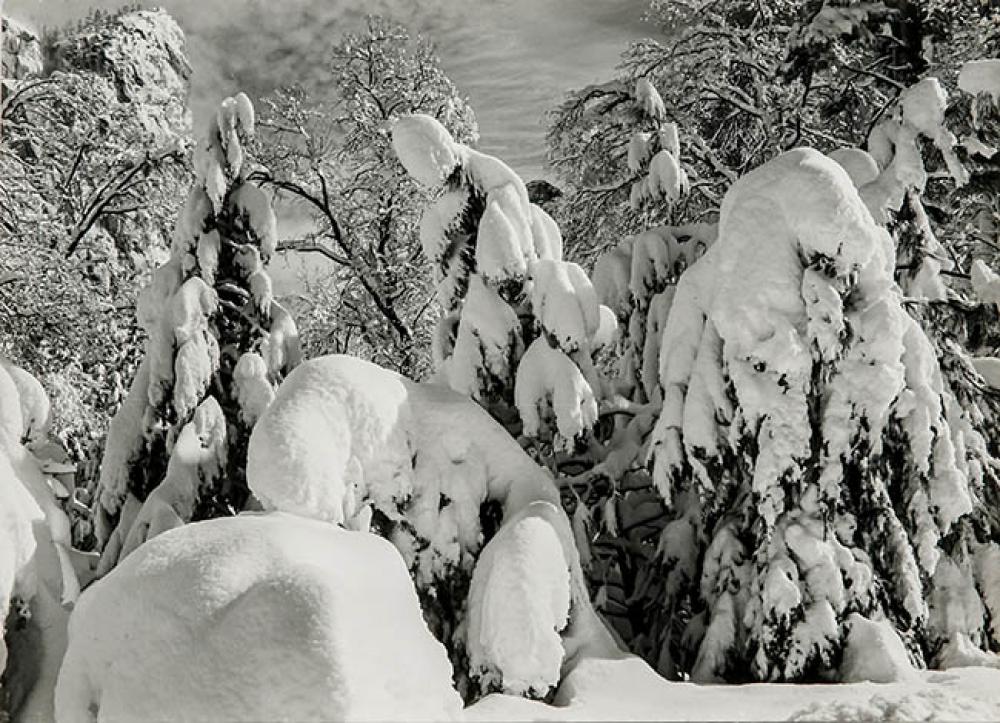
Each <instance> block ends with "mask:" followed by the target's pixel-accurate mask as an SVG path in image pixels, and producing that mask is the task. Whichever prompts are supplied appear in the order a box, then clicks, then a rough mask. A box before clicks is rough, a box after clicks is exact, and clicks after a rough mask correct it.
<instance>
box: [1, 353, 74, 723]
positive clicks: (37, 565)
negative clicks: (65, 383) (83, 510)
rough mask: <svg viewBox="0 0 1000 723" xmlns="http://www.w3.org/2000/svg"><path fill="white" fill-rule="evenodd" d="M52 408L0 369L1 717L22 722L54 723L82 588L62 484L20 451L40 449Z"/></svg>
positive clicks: (24, 378) (24, 379)
mask: <svg viewBox="0 0 1000 723" xmlns="http://www.w3.org/2000/svg"><path fill="white" fill-rule="evenodd" d="M15 379H16V381H15ZM19 388H20V389H21V390H24V391H25V397H26V398H24V399H22V398H21V395H20V394H19V391H18V390H19ZM47 406H48V400H47V399H46V398H45V395H44V392H43V391H41V388H40V385H39V383H38V381H37V380H35V379H34V378H33V377H30V375H27V373H26V372H23V371H22V372H21V373H20V374H18V375H17V377H16V378H15V377H12V375H11V373H10V372H9V371H8V370H7V368H6V367H5V365H0V621H3V623H4V635H3V637H2V638H0V675H2V678H0V717H5V715H6V714H12V715H14V716H15V719H18V718H21V719H24V720H36V719H37V720H49V719H51V718H52V687H53V685H54V684H55V675H56V672H57V671H58V666H59V662H60V660H61V658H62V653H63V650H64V643H65V641H64V631H65V626H66V620H67V618H68V615H69V612H68V608H69V607H70V606H72V604H73V602H74V601H75V600H76V597H77V595H78V594H79V591H80V583H81V580H80V579H78V577H77V571H76V569H75V567H74V565H75V563H76V562H77V559H75V558H76V557H77V556H76V555H74V554H73V552H72V550H71V540H70V523H69V519H68V518H67V516H66V514H65V513H64V511H63V509H62V507H61V506H60V504H59V501H58V500H57V496H56V491H55V488H56V487H58V483H56V482H55V481H54V480H53V479H52V478H50V477H48V476H47V475H46V474H45V473H44V472H43V461H42V460H39V459H38V458H37V457H36V456H35V455H34V454H33V453H32V451H31V450H29V449H28V447H26V446H25V445H24V444H22V440H24V439H31V440H32V441H33V442H34V443H35V444H34V446H35V447H36V448H37V447H38V446H39V443H40V442H41V439H40V438H38V437H34V438H32V437H31V436H30V434H29V433H30V432H32V431H33V430H36V429H37V428H36V427H35V426H34V423H35V421H36V420H37V418H38V417H37V415H36V412H37V411H39V410H41V409H45V408H47ZM22 409H26V410H29V414H28V415H25V416H24V417H22V415H21V410H22ZM8 646H9V647H8Z"/></svg>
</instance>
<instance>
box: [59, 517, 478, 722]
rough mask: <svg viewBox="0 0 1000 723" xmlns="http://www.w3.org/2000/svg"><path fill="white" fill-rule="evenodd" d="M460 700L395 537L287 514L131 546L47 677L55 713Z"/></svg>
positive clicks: (412, 714) (436, 708) (95, 593)
mask: <svg viewBox="0 0 1000 723" xmlns="http://www.w3.org/2000/svg"><path fill="white" fill-rule="evenodd" d="M460 711H461V701H460V699H459V697H458V694H457V693H456V692H455V691H454V690H453V689H452V687H451V667H450V665H449V663H448V659H447V657H446V655H445V651H444V648H443V647H442V646H441V645H440V643H438V642H437V641H435V640H434V638H433V637H432V636H431V635H430V633H429V632H428V630H427V627H426V626H425V624H424V621H423V618H422V617H421V613H420V607H419V605H418V602H417V596H416V592H415V591H414V588H413V584H412V583H411V582H410V579H409V577H408V575H407V572H406V567H405V565H404V564H403V560H402V558H401V557H400V556H399V554H398V553H397V552H396V550H395V549H394V548H393V547H392V545H390V544H389V543H388V542H386V541H384V540H382V539H381V538H379V537H376V536H375V535H369V534H365V533H359V532H350V531H347V530H343V529H341V528H338V527H335V526H333V525H330V524H328V523H324V522H320V521H316V520H307V519H303V518H299V517H294V516H291V515H286V514H283V513H273V514H267V515H247V514H244V515H240V516H238V517H232V518H224V519H216V520H211V521H207V522H200V523H195V524H191V525H186V526H184V527H181V528H178V529H175V530H171V531H169V532H167V533H164V534H163V535H160V536H158V537H156V538H155V539H153V540H150V541H149V542H147V543H146V544H144V545H142V546H141V547H140V548H139V549H138V550H137V551H136V552H135V553H134V554H132V555H131V556H129V557H128V558H127V559H126V560H125V561H124V562H123V563H122V564H121V565H119V566H118V567H117V568H116V569H115V570H114V571H113V572H112V573H111V574H109V575H108V576H107V577H105V578H103V579H101V580H100V581H99V582H97V583H96V584H94V585H93V586H92V587H90V588H89V589H88V590H87V591H86V592H85V593H84V594H83V595H82V596H81V598H80V600H79V602H78V604H77V606H76V608H75V610H74V612H73V615H72V617H71V619H70V625H69V646H68V650H67V653H66V657H65V660H64V662H63V666H62V670H61V671H60V674H59V681H58V683H57V685H56V719H57V720H58V721H60V722H61V723H71V722H75V721H93V720H98V721H110V720H122V719H128V720H154V719H155V720H164V719H167V720H206V721H207V720H211V721H235V720H295V721H308V720H314V721H318V720H324V721H326V720H359V719H366V720H390V719H400V720H403V719H405V720H428V719H431V720H445V719H452V718H455V717H457V716H458V715H459V714H460ZM95 713H96V714H95Z"/></svg>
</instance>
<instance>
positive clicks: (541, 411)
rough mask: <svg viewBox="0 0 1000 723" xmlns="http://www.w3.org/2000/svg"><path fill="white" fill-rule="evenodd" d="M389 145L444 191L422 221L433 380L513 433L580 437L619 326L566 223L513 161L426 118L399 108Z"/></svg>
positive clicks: (568, 445) (593, 410)
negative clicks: (532, 192) (564, 229)
mask: <svg viewBox="0 0 1000 723" xmlns="http://www.w3.org/2000/svg"><path fill="white" fill-rule="evenodd" d="M393 147H394V148H395V150H396V154H397V156H398V157H399V159H400V161H401V162H402V163H403V166H404V167H405V168H406V169H407V171H408V172H409V173H410V175H411V176H412V177H413V178H414V179H416V180H417V181H419V182H420V183H422V184H423V185H424V186H427V187H428V188H431V189H438V188H439V189H442V193H441V195H440V196H439V198H438V199H437V200H436V201H435V202H434V204H433V205H431V206H430V207H429V208H428V209H427V211H426V212H425V213H424V216H423V218H422V220H421V227H420V239H421V245H422V246H423V250H424V254H425V256H426V257H427V259H428V260H429V261H430V262H431V263H432V264H433V266H434V271H435V281H436V291H437V297H438V302H439V303H440V305H441V307H442V309H443V310H444V316H443V317H442V318H441V320H440V321H439V323H438V328H437V331H436V335H435V344H434V355H435V362H436V364H437V367H438V378H439V379H440V380H442V381H444V382H446V383H447V384H448V385H449V386H451V388H452V389H455V390H456V391H459V392H462V393H464V394H468V395H469V396H471V397H472V398H473V399H475V400H476V401H478V402H479V403H480V404H482V405H483V406H484V407H485V408H486V409H487V410H488V411H490V413H491V414H492V415H493V416H494V417H495V418H496V419H497V420H499V421H500V422H501V423H503V424H504V425H505V426H507V428H508V429H509V430H511V431H513V432H520V433H522V434H523V435H525V436H526V437H529V438H536V439H540V440H543V441H544V442H545V443H551V444H552V446H553V447H554V448H555V449H563V450H571V449H573V448H574V446H576V445H578V444H582V443H583V442H584V440H585V438H586V436H587V433H588V432H589V430H590V429H591V428H592V427H593V425H594V423H595V421H596V420H597V401H596V398H597V396H598V395H599V394H600V385H601V382H600V379H599V376H598V374H597V372H596V371H595V369H594V365H593V360H592V354H593V352H594V351H595V350H596V349H597V348H598V347H599V346H601V345H602V344H604V343H606V340H607V338H608V336H609V334H610V332H611V331H613V328H614V324H613V321H612V315H611V314H610V310H607V309H604V310H603V311H602V309H601V307H600V305H599V304H598V301H597V296H596V294H595V292H594V288H593V285H592V284H591V282H590V279H589V278H588V277H587V274H586V272H584V270H583V269H582V268H581V267H580V266H579V265H578V264H575V263H572V262H569V261H564V260H563V258H562V236H561V234H560V232H559V227H558V226H557V225H556V223H555V222H554V221H553V220H552V218H551V217H550V216H549V215H548V214H547V213H545V211H543V210H542V209H541V208H539V207H538V206H536V205H534V204H532V203H530V202H529V201H528V193H527V189H526V188H525V185H524V182H523V181H522V180H521V179H520V178H519V177H518V176H517V174H516V173H514V171H512V170H511V169H510V168H509V167H508V166H507V165H506V164H504V163H503V162H502V161H500V160H498V159H496V158H494V157H492V156H489V155H486V154H484V153H480V152H479V151H476V150H474V149H472V148H469V147H468V146H466V145H463V144H461V143H457V142H456V141H455V140H454V139H453V138H452V137H451V135H450V134H449V133H448V131H447V130H446V129H445V128H444V127H443V126H442V125H441V124H440V123H438V122H437V121H436V120H435V119H433V118H431V117H430V116H426V115H422V114H414V115H409V116H404V117H402V118H401V119H400V120H399V121H398V122H397V123H396V125H395V127H394V129H393ZM602 321H603V325H602Z"/></svg>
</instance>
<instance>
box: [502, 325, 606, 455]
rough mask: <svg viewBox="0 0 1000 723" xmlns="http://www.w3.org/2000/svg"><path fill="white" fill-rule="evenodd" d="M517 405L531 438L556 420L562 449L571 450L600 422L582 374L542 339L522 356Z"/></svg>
mask: <svg viewBox="0 0 1000 723" xmlns="http://www.w3.org/2000/svg"><path fill="white" fill-rule="evenodd" d="M514 403H515V404H516V405H517V411H518V412H519V413H520V415H521V421H522V422H523V424H524V434H525V435H526V436H528V437H536V436H539V435H541V434H542V433H543V432H544V431H545V429H546V428H547V427H548V426H550V422H549V420H550V419H552V418H554V422H555V424H554V426H555V428H556V430H557V431H558V439H557V442H558V445H559V446H561V447H572V444H573V441H574V440H575V439H576V438H577V437H579V436H580V435H582V434H583V433H584V432H585V431H587V430H588V429H590V428H591V427H593V425H594V423H595V422H596V421H597V401H596V399H595V398H594V391H593V389H591V387H590V384H589V383H588V382H587V380H586V379H585V378H584V376H583V373H582V372H581V371H580V369H579V367H577V365H576V364H574V363H573V361H572V360H571V359H570V358H569V357H568V356H566V354H565V353H564V352H562V351H560V350H559V349H554V348H552V347H551V346H549V343H548V342H547V341H546V340H545V339H544V338H543V337H539V338H538V339H535V341H533V342H532V343H531V346H529V347H528V350H527V351H526V352H525V353H524V356H523V357H521V363H520V364H519V365H518V367H517V376H516V380H515V382H514Z"/></svg>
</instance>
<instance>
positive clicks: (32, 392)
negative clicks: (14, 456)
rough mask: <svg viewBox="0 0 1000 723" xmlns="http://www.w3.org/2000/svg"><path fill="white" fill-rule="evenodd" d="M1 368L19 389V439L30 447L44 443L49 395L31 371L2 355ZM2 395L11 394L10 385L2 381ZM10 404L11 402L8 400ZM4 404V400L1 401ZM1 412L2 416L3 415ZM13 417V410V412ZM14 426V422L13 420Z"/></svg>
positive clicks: (47, 429)
mask: <svg viewBox="0 0 1000 723" xmlns="http://www.w3.org/2000/svg"><path fill="white" fill-rule="evenodd" d="M0 369H3V370H5V371H6V372H7V374H8V375H9V376H10V379H11V381H12V382H13V383H14V387H15V388H16V391H17V395H16V396H17V399H18V400H19V402H20V404H19V406H20V408H21V429H20V431H19V438H20V439H19V441H20V442H22V443H23V444H25V445H27V446H28V448H29V449H30V448H35V447H37V446H39V445H41V444H44V443H45V442H46V441H47V440H48V435H49V421H50V413H49V409H50V404H49V396H48V394H46V393H45V389H43V388H42V384H41V382H39V381H38V380H37V379H36V378H35V377H34V376H33V375H32V374H31V373H30V372H28V371H25V370H24V369H22V368H21V367H19V366H17V365H16V364H12V363H11V362H9V361H7V360H5V359H3V358H2V357H0ZM0 385H2V388H0V396H3V395H4V393H6V394H7V395H9V394H10V391H9V386H8V385H6V384H5V383H0ZM6 403H7V404H10V403H11V402H10V401H8V402H6ZM0 404H4V402H0ZM3 414H4V413H3V412H0V417H2V416H3ZM11 416H12V417H13V416H14V415H13V412H11ZM11 425H12V427H13V423H12V422H11Z"/></svg>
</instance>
